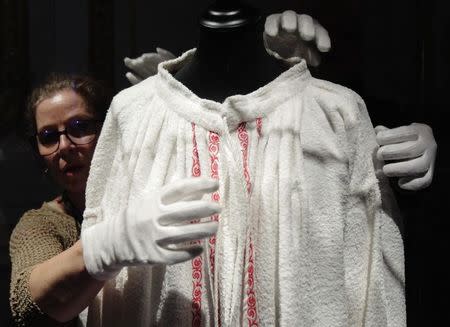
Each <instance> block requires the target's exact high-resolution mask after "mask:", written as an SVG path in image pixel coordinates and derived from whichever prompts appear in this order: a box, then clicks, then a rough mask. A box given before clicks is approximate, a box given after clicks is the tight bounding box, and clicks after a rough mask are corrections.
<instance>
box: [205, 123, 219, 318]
mask: <svg viewBox="0 0 450 327" xmlns="http://www.w3.org/2000/svg"><path fill="white" fill-rule="evenodd" d="M219 145H220V138H219V135H218V134H217V133H214V132H209V134H208V151H209V157H210V164H211V178H215V179H219V157H218V155H219ZM211 198H212V200H213V201H215V202H219V201H220V194H219V191H216V192H214V193H213V194H212V195H211ZM211 220H215V221H219V215H213V216H211ZM215 255H216V237H215V236H213V237H211V238H210V239H209V263H210V274H211V280H212V282H213V284H214V272H215V267H216V265H215ZM218 300H219V302H220V298H219V299H218ZM217 311H218V317H219V321H218V324H219V327H220V326H221V325H222V324H221V322H220V305H219V304H218V306H217Z"/></svg>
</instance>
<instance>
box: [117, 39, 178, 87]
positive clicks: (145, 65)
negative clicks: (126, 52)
mask: <svg viewBox="0 0 450 327" xmlns="http://www.w3.org/2000/svg"><path fill="white" fill-rule="evenodd" d="M173 58H175V55H174V54H172V53H171V52H170V51H168V50H165V49H162V48H156V52H149V53H144V54H142V55H141V56H139V57H137V58H134V59H131V58H128V57H126V58H124V63H125V66H126V67H127V68H128V69H130V70H131V72H127V73H126V75H125V76H126V77H127V79H128V80H129V81H130V83H131V84H133V85H134V84H137V83H139V82H140V81H142V80H144V79H146V78H148V77H150V76H153V75H155V74H156V73H157V71H158V65H159V63H161V62H163V61H166V60H170V59H173Z"/></svg>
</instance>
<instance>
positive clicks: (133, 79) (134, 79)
mask: <svg viewBox="0 0 450 327" xmlns="http://www.w3.org/2000/svg"><path fill="white" fill-rule="evenodd" d="M125 77H126V78H127V79H128V81H129V82H130V83H131V84H132V85H136V84H138V83H140V82H142V77H140V76H137V75H135V74H133V73H131V72H127V73H126V74H125Z"/></svg>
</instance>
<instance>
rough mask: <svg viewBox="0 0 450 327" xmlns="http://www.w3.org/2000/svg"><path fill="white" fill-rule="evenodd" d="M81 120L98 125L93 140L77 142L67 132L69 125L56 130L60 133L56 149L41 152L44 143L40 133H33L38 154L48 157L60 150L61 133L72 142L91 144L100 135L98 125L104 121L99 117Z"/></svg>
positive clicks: (75, 143)
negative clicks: (40, 145) (40, 139)
mask: <svg viewBox="0 0 450 327" xmlns="http://www.w3.org/2000/svg"><path fill="white" fill-rule="evenodd" d="M79 120H83V121H89V122H93V123H95V124H96V125H95V127H96V130H95V133H94V134H93V135H94V137H93V138H92V140H90V141H89V142H86V143H77V142H75V141H74V140H72V138H71V137H70V135H69V134H68V133H67V127H66V128H64V129H63V130H62V131H56V132H55V133H56V134H57V135H58V141H57V146H56V149H55V150H54V151H52V152H50V153H47V154H42V153H40V152H39V144H42V143H41V142H40V141H39V133H35V134H34V135H33V139H34V141H35V142H36V143H35V146H36V150H37V152H38V154H39V155H41V156H43V157H46V156H49V155H52V154H53V153H55V152H56V151H58V149H59V145H60V143H61V135H65V136H66V137H67V139H68V140H69V141H70V142H71V143H72V144H74V145H86V144H89V143H92V142H94V140H95V137H96V136H97V135H98V132H99V128H98V126H99V124H102V123H103V121H101V120H98V119H79Z"/></svg>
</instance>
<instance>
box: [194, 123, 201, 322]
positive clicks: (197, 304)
mask: <svg viewBox="0 0 450 327" xmlns="http://www.w3.org/2000/svg"><path fill="white" fill-rule="evenodd" d="M192 145H193V149H192V176H193V177H199V176H200V175H201V170H200V159H199V156H198V148H197V140H196V138H195V124H194V123H192ZM196 222H198V220H196V221H192V223H196ZM202 277H203V276H202V257H201V256H198V257H196V258H194V259H193V260H192V326H195V327H197V326H201V318H202V315H201V307H202Z"/></svg>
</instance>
